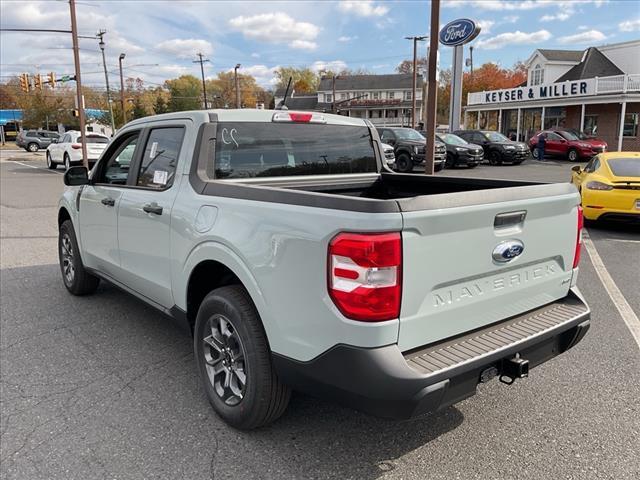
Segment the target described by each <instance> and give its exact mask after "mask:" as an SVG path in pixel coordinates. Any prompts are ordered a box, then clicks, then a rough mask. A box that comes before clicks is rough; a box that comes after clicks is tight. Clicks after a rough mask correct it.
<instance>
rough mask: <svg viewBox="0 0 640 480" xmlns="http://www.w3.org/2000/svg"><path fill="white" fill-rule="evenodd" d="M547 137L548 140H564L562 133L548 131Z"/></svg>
mask: <svg viewBox="0 0 640 480" xmlns="http://www.w3.org/2000/svg"><path fill="white" fill-rule="evenodd" d="M546 137H547V140H551V141H552V142H559V141H560V140H562V137H561V136H560V135H558V134H556V133H553V132H547V133H546Z"/></svg>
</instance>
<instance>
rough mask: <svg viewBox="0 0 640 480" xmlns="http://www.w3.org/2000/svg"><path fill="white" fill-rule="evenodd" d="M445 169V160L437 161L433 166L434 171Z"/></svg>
mask: <svg viewBox="0 0 640 480" xmlns="http://www.w3.org/2000/svg"><path fill="white" fill-rule="evenodd" d="M442 169H444V162H443V163H437V164H435V165H434V166H433V171H434V172H439V171H440V170H442Z"/></svg>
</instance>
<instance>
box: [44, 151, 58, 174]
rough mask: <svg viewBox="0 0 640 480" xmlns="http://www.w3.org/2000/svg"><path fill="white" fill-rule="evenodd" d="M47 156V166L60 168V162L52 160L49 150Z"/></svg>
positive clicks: (51, 168) (52, 168)
mask: <svg viewBox="0 0 640 480" xmlns="http://www.w3.org/2000/svg"><path fill="white" fill-rule="evenodd" d="M46 156H47V168H48V169H49V170H55V169H56V168H58V164H57V163H56V162H54V161H53V160H51V154H50V153H49V152H47V155H46Z"/></svg>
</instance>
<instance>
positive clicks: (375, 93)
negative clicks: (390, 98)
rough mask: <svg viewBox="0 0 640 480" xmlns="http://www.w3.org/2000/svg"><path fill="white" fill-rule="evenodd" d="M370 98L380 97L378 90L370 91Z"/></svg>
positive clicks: (376, 98)
mask: <svg viewBox="0 0 640 480" xmlns="http://www.w3.org/2000/svg"><path fill="white" fill-rule="evenodd" d="M371 98H373V99H374V100H379V99H380V92H372V93H371Z"/></svg>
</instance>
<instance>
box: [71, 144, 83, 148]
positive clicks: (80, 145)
mask: <svg viewBox="0 0 640 480" xmlns="http://www.w3.org/2000/svg"><path fill="white" fill-rule="evenodd" d="M71 148H73V149H74V150H79V149H80V148H82V144H81V143H72V144H71Z"/></svg>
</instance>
